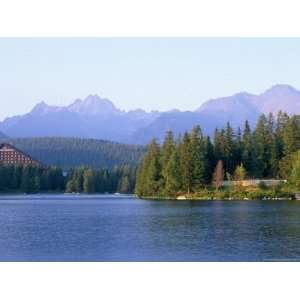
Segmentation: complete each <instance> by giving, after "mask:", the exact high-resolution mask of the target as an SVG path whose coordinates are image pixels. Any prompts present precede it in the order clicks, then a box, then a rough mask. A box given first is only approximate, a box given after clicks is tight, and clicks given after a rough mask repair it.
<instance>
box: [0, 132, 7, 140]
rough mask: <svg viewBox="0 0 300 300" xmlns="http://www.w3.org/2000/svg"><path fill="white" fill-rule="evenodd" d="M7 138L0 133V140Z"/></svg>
mask: <svg viewBox="0 0 300 300" xmlns="http://www.w3.org/2000/svg"><path fill="white" fill-rule="evenodd" d="M6 137H7V136H6V135H5V134H4V133H2V132H1V131H0V139H3V138H6Z"/></svg>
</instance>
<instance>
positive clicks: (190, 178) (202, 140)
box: [135, 112, 300, 197]
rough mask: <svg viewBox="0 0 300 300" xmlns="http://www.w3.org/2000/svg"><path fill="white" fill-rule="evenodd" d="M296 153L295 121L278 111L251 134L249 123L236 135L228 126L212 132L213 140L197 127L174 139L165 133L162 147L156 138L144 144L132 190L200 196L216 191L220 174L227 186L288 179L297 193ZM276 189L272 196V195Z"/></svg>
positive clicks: (299, 167)
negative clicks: (236, 182) (233, 182)
mask: <svg viewBox="0 0 300 300" xmlns="http://www.w3.org/2000/svg"><path fill="white" fill-rule="evenodd" d="M299 150H300V116H296V115H295V116H288V115H287V114H286V113H283V112H279V113H278V115H277V118H276V119H274V117H273V115H272V114H269V115H268V116H265V115H261V116H260V118H259V120H258V122H257V124H256V127H255V128H254V129H253V130H252V129H251V128H250V125H249V123H248V121H246V122H245V124H244V128H242V129H240V128H238V129H237V130H234V129H233V128H232V127H231V126H230V123H227V125H226V127H225V128H223V129H216V130H215V133H214V137H213V140H211V139H210V137H209V136H205V135H203V133H202V131H201V128H200V127H199V126H196V127H194V128H193V129H192V131H191V132H189V133H188V132H186V133H185V134H184V135H183V136H179V137H178V138H176V139H174V137H173V134H172V132H171V131H168V132H167V134H166V137H165V140H164V142H163V144H162V145H159V144H158V143H157V142H156V140H155V139H154V140H152V142H151V143H150V144H149V146H148V152H147V154H146V155H145V157H144V160H143V162H142V164H141V166H140V167H139V169H138V173H137V183H136V189H135V191H136V194H137V195H138V196H139V197H176V196H178V195H193V194H197V193H198V194H201V193H202V194H203V195H204V196H205V195H209V194H210V191H211V190H212V189H214V190H220V189H221V186H218V184H217V183H216V176H219V177H220V174H222V178H221V180H223V179H226V180H228V181H230V180H232V179H236V180H241V179H245V178H263V179H268V178H272V179H280V178H282V179H288V186H292V187H293V189H294V190H296V189H297V186H298V185H299V182H300V181H299V180H300V152H298V151H299ZM217 165H218V167H217ZM217 173H219V175H218V174H217ZM219 181H220V179H219ZM280 188H281V187H276V189H277V191H273V192H274V193H275V195H276V193H277V194H279V190H280ZM284 189H286V187H284ZM240 190H242V188H241V187H240ZM203 191H205V192H204V193H203ZM227 192H228V189H227ZM229 192H230V191H229ZM252 192H253V191H252ZM274 193H273V194H274ZM282 193H284V192H283V191H282ZM214 195H218V194H216V193H214ZM255 195H257V193H256V194H255Z"/></svg>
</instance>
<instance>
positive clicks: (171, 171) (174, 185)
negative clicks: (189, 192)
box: [165, 149, 182, 196]
mask: <svg viewBox="0 0 300 300" xmlns="http://www.w3.org/2000/svg"><path fill="white" fill-rule="evenodd" d="M179 161H180V157H179V154H178V150H177V149H176V150H174V151H173V153H172V155H171V157H170V159H169V161H168V165H167V169H166V172H167V174H168V176H167V181H166V184H165V194H166V195H167V196H175V195H176V194H177V193H178V192H179V191H180V190H181V187H182V177H181V168H180V165H179Z"/></svg>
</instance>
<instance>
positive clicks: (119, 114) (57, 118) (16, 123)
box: [0, 95, 159, 142]
mask: <svg viewBox="0 0 300 300" xmlns="http://www.w3.org/2000/svg"><path fill="white" fill-rule="evenodd" d="M158 116H159V113H158V112H150V113H147V112H145V111H143V110H134V111H129V112H124V111H121V110H119V109H117V108H116V107H115V106H114V104H113V103H112V102H111V101H109V100H107V99H102V98H100V97H99V96H97V95H90V96H88V97H87V98H85V99H84V100H80V99H77V100H76V101H75V102H74V103H73V104H71V105H69V106H65V107H58V106H49V105H47V104H46V103H44V102H41V103H39V104H37V105H36V106H35V107H34V108H33V109H32V111H31V112H29V113H27V114H25V115H23V116H16V117H12V118H7V119H6V120H4V121H3V122H1V123H0V130H2V131H3V132H5V133H6V134H7V135H8V136H10V137H51V136H52V137H53V136H55V137H81V138H97V139H103V140H113V141H118V142H130V140H131V136H132V134H133V133H134V132H135V131H136V130H137V129H138V128H140V127H144V126H147V125H149V124H150V123H151V122H152V121H153V120H154V119H155V118H157V117H158Z"/></svg>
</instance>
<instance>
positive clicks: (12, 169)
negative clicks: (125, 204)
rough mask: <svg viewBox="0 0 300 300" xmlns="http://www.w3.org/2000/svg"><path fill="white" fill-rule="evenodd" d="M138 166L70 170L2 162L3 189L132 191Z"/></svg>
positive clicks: (0, 185) (1, 179)
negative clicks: (13, 164) (66, 171)
mask: <svg viewBox="0 0 300 300" xmlns="http://www.w3.org/2000/svg"><path fill="white" fill-rule="evenodd" d="M135 173H136V168H134V167H130V166H126V165H125V166H120V167H114V168H113V169H92V168H88V167H79V168H73V169H71V170H70V171H69V172H68V173H67V174H65V173H64V172H63V170H62V169H61V168H58V167H49V168H44V167H40V166H34V165H28V166H17V165H16V166H9V165H0V192H8V193H9V192H22V193H39V192H68V193H116V192H118V193H132V192H133V191H134V186H135V177H136V174H135Z"/></svg>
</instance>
